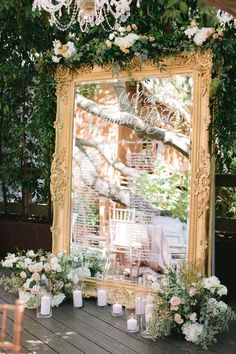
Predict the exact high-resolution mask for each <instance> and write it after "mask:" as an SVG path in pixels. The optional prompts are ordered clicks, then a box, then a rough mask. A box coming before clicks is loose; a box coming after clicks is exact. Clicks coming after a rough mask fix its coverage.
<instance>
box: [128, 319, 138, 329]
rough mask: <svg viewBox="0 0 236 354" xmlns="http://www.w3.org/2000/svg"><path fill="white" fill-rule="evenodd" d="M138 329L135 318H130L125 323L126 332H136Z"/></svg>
mask: <svg viewBox="0 0 236 354" xmlns="http://www.w3.org/2000/svg"><path fill="white" fill-rule="evenodd" d="M137 329H138V321H137V320H136V318H130V319H128V321H127V330H128V331H136V330H137Z"/></svg>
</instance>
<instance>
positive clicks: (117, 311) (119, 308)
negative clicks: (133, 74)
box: [112, 304, 122, 315]
mask: <svg viewBox="0 0 236 354" xmlns="http://www.w3.org/2000/svg"><path fill="white" fill-rule="evenodd" d="M112 312H113V313H114V314H115V315H119V314H121V313H122V305H121V304H113V305H112Z"/></svg>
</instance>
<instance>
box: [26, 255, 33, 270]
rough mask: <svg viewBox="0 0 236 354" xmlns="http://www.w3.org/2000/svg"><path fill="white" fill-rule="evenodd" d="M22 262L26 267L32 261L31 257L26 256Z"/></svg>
mask: <svg viewBox="0 0 236 354" xmlns="http://www.w3.org/2000/svg"><path fill="white" fill-rule="evenodd" d="M24 263H25V268H28V266H29V265H30V264H31V263H32V260H31V258H28V257H27V258H25V260H24Z"/></svg>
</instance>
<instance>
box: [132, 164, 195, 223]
mask: <svg viewBox="0 0 236 354" xmlns="http://www.w3.org/2000/svg"><path fill="white" fill-rule="evenodd" d="M136 188H137V193H139V194H140V195H141V196H142V197H143V198H144V199H145V200H148V201H150V202H151V203H152V204H153V205H154V206H155V207H156V208H157V209H159V210H161V211H170V213H171V215H172V216H173V217H175V218H178V219H179V220H181V221H184V222H186V220H187V214H188V208H189V174H188V173H187V172H186V173H180V172H172V173H170V172H169V171H168V170H167V169H166V166H165V165H164V164H163V163H162V162H157V164H156V166H155V171H154V173H153V174H148V173H143V174H142V175H141V176H140V177H139V178H138V180H137V181H136Z"/></svg>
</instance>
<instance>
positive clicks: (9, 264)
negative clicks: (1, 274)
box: [2, 259, 13, 268]
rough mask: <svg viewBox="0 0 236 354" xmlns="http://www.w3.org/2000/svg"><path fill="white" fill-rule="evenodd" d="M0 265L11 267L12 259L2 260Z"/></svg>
mask: <svg viewBox="0 0 236 354" xmlns="http://www.w3.org/2000/svg"><path fill="white" fill-rule="evenodd" d="M2 266H3V267H6V268H12V267H13V261H12V260H11V259H5V261H3V262H2Z"/></svg>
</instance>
